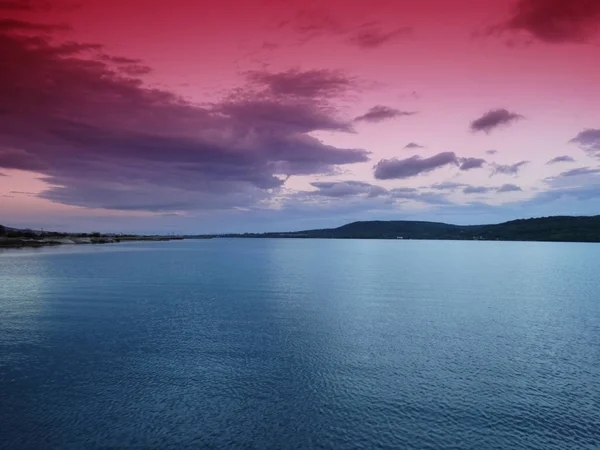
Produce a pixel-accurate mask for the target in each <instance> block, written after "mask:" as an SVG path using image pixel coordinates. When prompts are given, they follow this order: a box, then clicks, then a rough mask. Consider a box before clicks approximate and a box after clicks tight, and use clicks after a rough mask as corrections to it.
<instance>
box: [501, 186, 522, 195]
mask: <svg viewBox="0 0 600 450" xmlns="http://www.w3.org/2000/svg"><path fill="white" fill-rule="evenodd" d="M522 190H523V189H521V188H520V187H519V186H517V185H516V184H503V185H502V186H500V187H499V188H498V189H497V192H500V193H502V192H521V191H522Z"/></svg>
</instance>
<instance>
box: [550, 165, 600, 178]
mask: <svg viewBox="0 0 600 450" xmlns="http://www.w3.org/2000/svg"><path fill="white" fill-rule="evenodd" d="M596 173H600V169H598V168H592V167H578V168H577V169H571V170H567V171H566V172H562V173H561V174H560V175H559V177H577V176H581V175H593V174H596Z"/></svg>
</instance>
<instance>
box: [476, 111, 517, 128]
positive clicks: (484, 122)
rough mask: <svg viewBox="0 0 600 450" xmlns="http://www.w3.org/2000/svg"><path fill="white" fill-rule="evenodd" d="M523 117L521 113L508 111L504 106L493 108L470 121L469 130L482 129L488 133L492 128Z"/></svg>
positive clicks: (508, 123)
mask: <svg viewBox="0 0 600 450" xmlns="http://www.w3.org/2000/svg"><path fill="white" fill-rule="evenodd" d="M522 119H524V117H523V116H522V115H521V114H517V113H513V112H510V111H508V110H506V109H504V108H500V109H493V110H490V111H488V112H486V113H485V114H484V115H483V116H481V117H480V118H478V119H475V120H474V121H473V122H471V127H470V128H471V131H473V132H477V131H483V132H485V133H490V132H491V131H492V130H493V129H494V128H497V127H499V126H501V125H510V124H511V123H514V122H516V121H518V120H522Z"/></svg>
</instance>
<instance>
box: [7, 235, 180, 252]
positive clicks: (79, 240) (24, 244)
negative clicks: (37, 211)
mask: <svg viewBox="0 0 600 450" xmlns="http://www.w3.org/2000/svg"><path fill="white" fill-rule="evenodd" d="M183 239H184V237H182V236H94V237H89V236H86V237H81V236H65V237H59V238H53V237H48V238H41V239H34V238H22V237H4V238H0V249H10V248H40V247H51V246H58V245H90V244H91V245H97V244H116V243H120V242H137V241H150V242H158V241H174V240H183Z"/></svg>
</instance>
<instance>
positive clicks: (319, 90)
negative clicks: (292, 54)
mask: <svg viewBox="0 0 600 450" xmlns="http://www.w3.org/2000/svg"><path fill="white" fill-rule="evenodd" d="M247 77H248V79H249V80H250V81H251V82H253V83H256V84H258V85H263V86H264V87H266V88H267V89H268V90H269V92H270V93H271V94H273V95H276V96H279V95H283V96H292V97H300V98H302V97H304V98H315V97H334V96H339V95H340V94H343V93H345V92H346V91H348V90H349V89H350V88H352V87H353V86H354V84H355V81H354V80H353V79H352V78H350V77H348V76H346V75H345V74H344V73H343V72H341V71H333V70H326V69H320V70H306V71H301V70H299V69H291V70H288V71H286V72H276V73H270V72H265V71H251V72H248V73H247Z"/></svg>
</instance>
